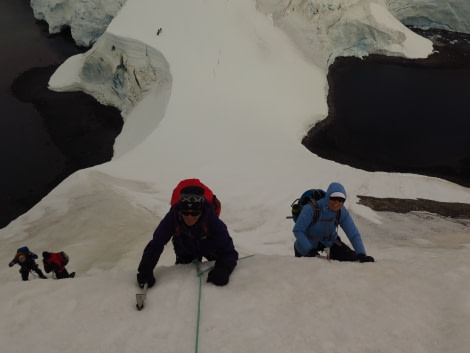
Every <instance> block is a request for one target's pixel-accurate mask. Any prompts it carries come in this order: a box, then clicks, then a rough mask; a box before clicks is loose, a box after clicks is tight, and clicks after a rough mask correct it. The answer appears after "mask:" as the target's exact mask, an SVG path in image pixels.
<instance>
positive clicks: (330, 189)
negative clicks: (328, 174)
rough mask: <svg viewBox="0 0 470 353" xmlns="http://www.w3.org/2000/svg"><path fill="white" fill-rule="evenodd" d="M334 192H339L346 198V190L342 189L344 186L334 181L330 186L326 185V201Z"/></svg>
mask: <svg viewBox="0 0 470 353" xmlns="http://www.w3.org/2000/svg"><path fill="white" fill-rule="evenodd" d="M334 192H340V193H342V194H344V196H345V198H347V195H346V190H345V189H344V186H343V185H341V184H340V183H337V182H334V183H331V184H330V186H328V190H327V191H326V196H327V197H328V201H329V200H330V196H331V194H332V193H334Z"/></svg>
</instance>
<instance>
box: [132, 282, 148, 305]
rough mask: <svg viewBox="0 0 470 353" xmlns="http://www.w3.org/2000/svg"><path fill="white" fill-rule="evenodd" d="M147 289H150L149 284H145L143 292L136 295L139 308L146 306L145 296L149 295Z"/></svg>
mask: <svg viewBox="0 0 470 353" xmlns="http://www.w3.org/2000/svg"><path fill="white" fill-rule="evenodd" d="M147 289H148V284H147V283H145V284H144V288H143V289H142V293H137V294H136V295H135V299H136V301H137V304H136V307H137V309H138V310H142V308H143V307H144V302H145V297H146V296H147Z"/></svg>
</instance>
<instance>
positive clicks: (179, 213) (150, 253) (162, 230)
mask: <svg viewBox="0 0 470 353" xmlns="http://www.w3.org/2000/svg"><path fill="white" fill-rule="evenodd" d="M170 239H171V240H172V243H173V248H174V251H175V255H176V262H175V264H189V263H191V262H193V261H194V260H196V261H201V260H202V258H203V257H204V258H206V259H207V260H208V261H213V260H215V264H214V268H213V269H212V270H211V271H209V274H208V276H207V282H212V283H213V284H215V285H217V286H224V285H226V284H227V283H228V282H229V277H230V274H231V273H232V271H233V270H234V268H235V266H236V265H237V260H238V253H237V251H236V250H235V247H234V245H233V241H232V238H231V237H230V235H229V233H228V230H227V226H226V225H225V223H224V222H222V221H221V220H220V219H219V217H218V216H217V214H216V213H215V212H214V210H213V209H212V207H211V204H210V203H209V201H208V200H207V199H206V198H205V197H204V189H203V188H202V187H200V186H186V187H185V188H183V189H182V190H181V192H180V196H179V202H177V203H176V204H175V205H173V206H172V207H171V208H170V211H169V212H168V213H167V214H166V215H165V217H164V218H163V219H162V220H161V222H160V224H159V225H158V227H157V229H156V230H155V232H154V233H153V239H152V240H150V242H149V243H148V244H147V246H146V247H145V249H144V252H143V255H142V259H141V261H140V264H139V267H138V273H137V283H138V284H139V286H140V287H141V288H143V287H144V285H145V283H147V284H148V287H152V286H153V285H154V284H155V277H154V275H153V270H154V268H155V266H156V265H157V262H158V260H159V259H160V255H161V254H162V252H163V248H164V246H165V245H166V244H167V243H168V242H169V241H170Z"/></svg>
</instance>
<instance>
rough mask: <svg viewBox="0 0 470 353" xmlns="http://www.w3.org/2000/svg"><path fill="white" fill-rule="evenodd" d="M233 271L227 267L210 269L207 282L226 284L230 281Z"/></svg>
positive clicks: (217, 284)
mask: <svg viewBox="0 0 470 353" xmlns="http://www.w3.org/2000/svg"><path fill="white" fill-rule="evenodd" d="M231 273H232V271H229V270H228V269H227V268H225V267H215V268H213V269H212V270H210V271H209V274H208V275H207V282H212V283H214V284H215V285H216V286H225V285H226V284H227V283H228V279H229V277H230V274H231Z"/></svg>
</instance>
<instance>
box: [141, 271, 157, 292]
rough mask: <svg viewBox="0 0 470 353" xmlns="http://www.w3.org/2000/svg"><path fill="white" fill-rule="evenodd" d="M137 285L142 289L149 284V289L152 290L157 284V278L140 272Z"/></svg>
mask: <svg viewBox="0 0 470 353" xmlns="http://www.w3.org/2000/svg"><path fill="white" fill-rule="evenodd" d="M137 283H138V284H139V287H140V288H144V285H145V283H147V284H148V287H149V288H151V287H153V285H154V284H155V277H154V276H153V273H150V274H143V273H140V272H139V273H138V274H137Z"/></svg>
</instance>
